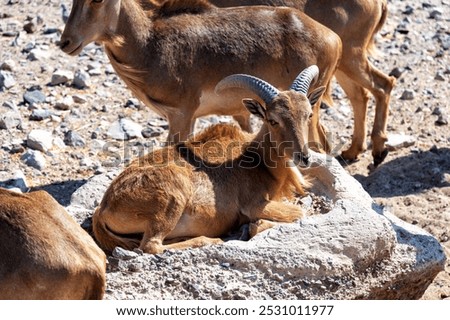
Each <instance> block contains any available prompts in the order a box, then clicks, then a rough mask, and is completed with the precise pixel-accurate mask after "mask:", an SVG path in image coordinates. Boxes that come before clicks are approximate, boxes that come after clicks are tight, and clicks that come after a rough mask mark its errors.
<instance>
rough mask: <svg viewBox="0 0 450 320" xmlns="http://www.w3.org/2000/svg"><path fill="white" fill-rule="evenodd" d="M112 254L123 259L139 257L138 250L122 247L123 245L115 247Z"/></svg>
mask: <svg viewBox="0 0 450 320" xmlns="http://www.w3.org/2000/svg"><path fill="white" fill-rule="evenodd" d="M112 256H113V257H115V258H118V259H121V260H132V259H136V258H137V257H139V255H138V254H137V253H136V252H133V251H129V250H125V249H122V248H121V247H115V248H114V250H113V252H112Z"/></svg>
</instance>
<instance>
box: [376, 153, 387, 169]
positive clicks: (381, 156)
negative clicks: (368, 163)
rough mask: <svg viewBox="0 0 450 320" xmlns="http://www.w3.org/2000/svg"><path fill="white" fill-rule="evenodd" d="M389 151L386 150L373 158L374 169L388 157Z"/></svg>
mask: <svg viewBox="0 0 450 320" xmlns="http://www.w3.org/2000/svg"><path fill="white" fill-rule="evenodd" d="M388 153H389V151H388V150H387V149H384V150H383V151H382V152H381V153H380V154H378V155H374V156H373V165H374V167H375V168H376V167H378V165H379V164H380V163H382V162H383V161H384V159H386V156H387V155H388Z"/></svg>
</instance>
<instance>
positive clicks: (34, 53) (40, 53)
mask: <svg viewBox="0 0 450 320" xmlns="http://www.w3.org/2000/svg"><path fill="white" fill-rule="evenodd" d="M50 55H51V54H50V52H49V51H47V50H42V49H39V48H35V49H33V50H31V51H30V53H29V54H28V57H27V59H28V60H31V61H40V60H45V59H48V58H50Z"/></svg>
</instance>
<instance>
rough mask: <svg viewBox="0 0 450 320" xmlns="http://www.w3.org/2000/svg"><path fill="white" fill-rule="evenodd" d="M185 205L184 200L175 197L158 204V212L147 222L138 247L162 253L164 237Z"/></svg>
mask: <svg viewBox="0 0 450 320" xmlns="http://www.w3.org/2000/svg"><path fill="white" fill-rule="evenodd" d="M185 207H186V203H185V201H181V200H180V199H178V198H177V197H171V198H169V199H168V200H167V201H166V203H164V204H162V203H160V204H159V205H158V212H157V213H155V214H154V215H153V216H154V219H151V221H149V222H148V225H147V228H146V230H145V232H144V236H143V238H142V240H141V244H140V247H139V248H140V249H141V250H142V251H144V252H145V253H152V254H156V253H162V252H163V251H164V250H165V249H167V248H166V246H165V245H164V244H163V242H164V239H165V237H166V236H167V235H168V234H170V232H171V231H172V230H174V228H175V227H176V225H177V223H178V221H179V220H180V218H181V215H182V214H183V212H184V210H185Z"/></svg>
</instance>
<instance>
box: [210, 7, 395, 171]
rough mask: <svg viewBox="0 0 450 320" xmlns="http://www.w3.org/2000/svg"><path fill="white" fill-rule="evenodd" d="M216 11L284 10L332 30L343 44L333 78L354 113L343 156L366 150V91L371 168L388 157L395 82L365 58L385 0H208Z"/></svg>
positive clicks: (350, 157) (379, 24)
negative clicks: (371, 106)
mask: <svg viewBox="0 0 450 320" xmlns="http://www.w3.org/2000/svg"><path fill="white" fill-rule="evenodd" d="M210 2H211V3H213V4H215V5H217V6H219V7H234V6H253V5H269V6H288V7H292V8H296V9H299V10H301V11H303V12H305V13H306V14H307V15H308V16H310V17H311V18H313V19H315V20H317V21H318V22H320V23H322V24H324V25H325V26H327V27H328V28H330V29H331V30H333V31H334V32H336V33H337V34H338V35H339V36H340V38H341V40H342V59H341V62H340V64H339V66H338V70H337V72H336V78H337V80H338V82H339V84H340V85H341V87H342V88H343V89H344V91H345V93H346V94H347V97H348V98H349V100H350V102H351V104H352V106H353V112H354V131H353V140H352V144H351V146H350V148H349V149H347V150H345V151H343V152H342V157H343V158H344V159H346V160H356V159H357V158H358V156H359V155H360V154H361V153H362V152H364V151H365V150H366V148H367V144H366V130H367V119H366V116H367V103H368V100H369V93H371V94H372V95H373V96H374V98H375V102H376V112H375V119H374V124H373V128H372V133H371V138H372V142H373V146H372V155H373V158H374V164H375V165H378V164H380V163H381V162H382V161H383V160H384V159H385V157H386V155H387V149H386V147H385V142H386V140H387V134H386V127H387V119H388V114H389V100H390V96H391V91H392V88H393V86H394V85H395V78H394V77H389V76H387V75H386V74H384V73H383V72H382V71H380V70H378V69H377V68H376V67H375V66H374V65H373V64H372V63H371V62H370V61H369V59H368V56H369V55H370V53H371V51H373V49H374V37H375V35H376V33H377V32H378V31H379V30H380V29H381V27H382V26H383V24H384V22H385V20H386V16H387V0H210Z"/></svg>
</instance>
